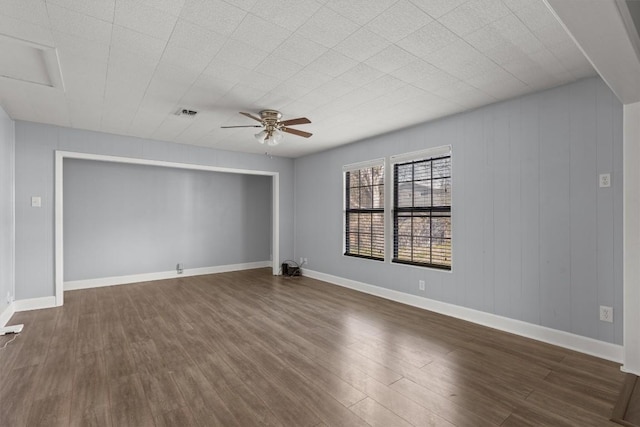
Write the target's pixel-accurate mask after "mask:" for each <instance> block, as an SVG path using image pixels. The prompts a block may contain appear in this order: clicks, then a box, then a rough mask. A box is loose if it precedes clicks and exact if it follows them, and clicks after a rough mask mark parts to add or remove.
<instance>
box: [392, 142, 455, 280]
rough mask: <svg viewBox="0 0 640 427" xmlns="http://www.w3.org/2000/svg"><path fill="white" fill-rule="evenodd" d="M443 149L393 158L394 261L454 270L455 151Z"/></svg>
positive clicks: (447, 148) (448, 148)
mask: <svg viewBox="0 0 640 427" xmlns="http://www.w3.org/2000/svg"><path fill="white" fill-rule="evenodd" d="M443 148H446V154H443V153H442V151H443V149H436V150H435V151H434V150H430V152H431V153H432V154H431V156H429V157H426V156H425V155H423V156H421V157H420V156H419V157H418V158H416V156H415V155H413V157H414V158H413V159H407V157H408V155H406V156H397V157H396V158H392V159H393V160H394V161H395V162H396V163H395V164H394V165H393V192H394V193H393V194H394V200H393V262H396V263H403V264H412V265H419V266H427V267H435V268H442V269H446V270H451V151H450V147H443ZM434 152H435V153H437V154H435V155H434V154H433V153H434ZM399 158H404V160H400V159H399Z"/></svg>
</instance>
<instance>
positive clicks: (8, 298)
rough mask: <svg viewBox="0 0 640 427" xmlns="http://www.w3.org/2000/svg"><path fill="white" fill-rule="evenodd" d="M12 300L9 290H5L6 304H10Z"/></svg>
mask: <svg viewBox="0 0 640 427" xmlns="http://www.w3.org/2000/svg"><path fill="white" fill-rule="evenodd" d="M12 302H13V298H11V292H7V304H11V303H12Z"/></svg>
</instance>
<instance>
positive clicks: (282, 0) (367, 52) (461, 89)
mask: <svg viewBox="0 0 640 427" xmlns="http://www.w3.org/2000/svg"><path fill="white" fill-rule="evenodd" d="M0 33H2V34H4V35H5V36H9V37H3V38H2V42H3V44H0V48H2V46H4V45H5V44H6V43H9V42H11V40H15V39H20V40H22V41H20V42H18V44H22V45H29V46H31V47H32V48H33V46H36V47H37V48H40V47H41V48H42V51H50V50H51V49H49V48H51V47H53V48H55V49H56V50H57V54H58V58H59V65H60V70H61V74H62V78H63V80H64V86H63V87H62V86H61V85H54V86H53V87H50V86H47V85H43V84H34V83H32V82H26V81H21V80H19V79H14V78H6V77H0V102H1V103H2V107H3V108H4V109H5V111H6V112H7V113H8V114H9V115H10V116H11V117H12V118H14V119H17V120H29V121H35V122H42V123H52V124H56V125H61V126H69V127H73V128H79V129H91V130H97V131H104V132H110V133H115V134H122V135H134V136H139V137H143V138H152V139H158V140H163V141H174V142H178V143H184V144H194V145H200V146H207V147H214V148H219V149H224V150H236V151H245V152H255V153H263V152H265V151H266V148H267V147H265V146H262V145H260V144H258V142H257V141H256V140H255V139H254V138H253V134H254V133H255V132H256V130H255V129H251V128H246V129H220V126H222V125H242V124H247V125H249V124H254V123H255V122H252V121H251V120H250V119H247V118H246V117H243V116H241V115H240V114H238V111H246V112H251V113H258V111H260V110H261V109H265V108H272V109H278V110H280V111H282V113H283V115H284V119H290V118H296V117H300V116H305V117H308V118H309V119H311V121H312V122H313V123H312V124H308V125H301V126H297V128H298V129H301V130H305V131H309V132H313V133H314V136H312V137H311V138H309V139H305V138H300V137H297V136H293V135H286V137H285V139H284V141H283V142H282V143H281V144H280V145H279V146H277V147H273V148H270V149H269V151H270V152H271V153H272V154H275V155H282V156H290V157H298V156H301V155H304V154H308V153H311V152H315V151H320V150H325V149H328V148H330V147H334V146H337V145H341V144H346V143H349V142H353V141H356V140H359V139H362V138H365V137H369V136H372V135H376V134H380V133H384V132H388V131H391V130H394V129H399V128H402V127H406V126H410V125H413V124H417V123H421V122H425V121H428V120H432V119H435V118H437V117H442V116H445V115H449V114H453V113H456V112H459V111H464V110H468V109H471V108H475V107H478V106H481V105H485V104H489V103H492V102H496V101H497V100H502V99H508V98H512V97H514V96H518V95H521V94H524V93H529V92H534V91H537V90H540V89H545V88H549V87H553V86H557V85H560V84H564V83H567V82H571V81H574V80H577V79H579V78H582V77H586V76H591V75H595V72H594V70H593V68H592V67H591V66H590V65H589V63H588V62H587V60H586V59H585V58H584V56H583V55H582V53H581V52H580V51H579V50H578V48H577V47H576V46H575V44H574V43H573V41H572V40H571V39H570V37H569V36H568V35H567V34H566V33H565V31H564V30H563V28H562V26H561V25H560V24H559V23H558V22H557V21H556V19H555V18H554V17H553V15H552V13H551V12H550V11H549V10H548V9H547V7H546V6H545V4H544V2H543V1H542V0H375V1H370V0H296V1H294V0H265V1H257V0H228V1H222V0H46V1H45V0H2V2H1V3H0ZM25 41H28V42H29V43H25ZM5 62H6V61H5ZM27 64H28V61H27V62H26V63H25V67H27ZM48 66H49V69H50V70H51V67H53V68H55V64H54V65H51V63H49V64H48ZM0 71H2V70H0ZM51 72H52V73H55V72H54V71H51ZM24 73H25V74H28V73H30V71H29V70H27V69H26V68H25V70H24ZM0 74H2V73H1V72H0ZM181 107H185V108H189V109H193V110H197V111H199V114H198V115H197V117H195V118H188V117H185V116H176V115H175V114H174V113H175V112H176V110H177V109H178V108H181Z"/></svg>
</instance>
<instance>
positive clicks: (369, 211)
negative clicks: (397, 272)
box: [344, 162, 386, 261]
mask: <svg viewBox="0 0 640 427" xmlns="http://www.w3.org/2000/svg"><path fill="white" fill-rule="evenodd" d="M377 167H379V168H380V169H381V172H382V184H374V183H372V184H371V185H369V186H370V187H378V186H379V187H382V194H383V199H382V205H381V206H380V207H377V208H374V207H371V208H360V207H357V208H353V207H351V189H352V188H356V187H352V186H351V185H350V184H351V179H352V176H353V173H354V172H357V173H358V180H359V179H360V178H359V176H360V173H361V171H362V170H365V169H372V168H377ZM385 185H386V184H385V165H384V162H381V163H377V164H371V165H367V166H362V167H355V168H353V169H348V170H345V171H344V207H345V208H344V255H345V256H349V257H355V258H364V259H370V260H374V261H384V260H385V254H386V236H385V231H384V224H385V221H386V218H385V203H386V202H385V201H384V186H385ZM363 187H365V186H361V185H358V186H357V188H359V189H361V188H363ZM372 191H373V190H372ZM360 194H361V193H360ZM372 194H373V193H372ZM372 197H373V196H372ZM359 198H360V200H361V196H359ZM372 206H373V201H372ZM352 215H357V218H358V223H359V220H360V215H371V220H370V223H371V226H370V231H369V233H365V234H368V235H369V237H370V239H369V240H370V242H371V243H370V245H371V253H373V252H374V250H373V249H374V236H381V241H382V254H381V255H380V256H373V255H363V254H360V253H353V252H351V251H350V248H351V243H350V237H351V236H352V235H357V236H358V242H359V243H358V249H359V247H360V242H361V241H362V240H361V239H360V235H361V232H360V227H359V226H358V230H357V231H353V230H351V221H350V219H351V216H352ZM373 215H381V216H382V233H374V221H373Z"/></svg>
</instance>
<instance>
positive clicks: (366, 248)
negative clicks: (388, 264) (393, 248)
mask: <svg viewBox="0 0 640 427" xmlns="http://www.w3.org/2000/svg"><path fill="white" fill-rule="evenodd" d="M345 255H351V256H358V257H364V258H371V259H377V260H384V165H383V164H380V165H376V166H371V167H366V168H361V169H356V170H351V171H347V172H345Z"/></svg>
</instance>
